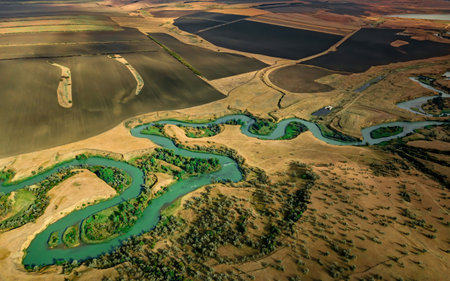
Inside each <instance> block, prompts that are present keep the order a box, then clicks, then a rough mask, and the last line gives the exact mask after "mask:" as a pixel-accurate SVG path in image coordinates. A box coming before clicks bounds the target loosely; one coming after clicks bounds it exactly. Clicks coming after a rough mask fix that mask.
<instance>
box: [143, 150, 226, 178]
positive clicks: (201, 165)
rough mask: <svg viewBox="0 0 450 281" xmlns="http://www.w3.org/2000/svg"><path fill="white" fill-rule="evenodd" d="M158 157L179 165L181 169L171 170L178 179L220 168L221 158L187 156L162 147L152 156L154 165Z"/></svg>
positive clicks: (151, 160)
mask: <svg viewBox="0 0 450 281" xmlns="http://www.w3.org/2000/svg"><path fill="white" fill-rule="evenodd" d="M156 159H158V160H162V161H164V162H166V163H169V164H172V165H175V166H177V167H179V168H180V169H181V170H171V172H172V173H173V174H174V176H175V177H177V178H178V180H181V179H183V178H186V176H192V175H196V174H204V173H209V172H212V171H214V170H217V169H218V168H219V160H217V158H209V159H200V158H191V157H185V156H181V155H177V154H175V153H174V152H173V150H168V149H162V148H157V149H156V150H155V153H154V154H153V155H152V156H151V157H150V164H151V165H152V166H154V165H155V164H156ZM147 163H148V162H147ZM169 170H170V169H169Z"/></svg>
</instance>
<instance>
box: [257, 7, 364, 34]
mask: <svg viewBox="0 0 450 281" xmlns="http://www.w3.org/2000/svg"><path fill="white" fill-rule="evenodd" d="M250 20H252V21H256V22H262V23H268V24H275V25H281V26H286V27H293V28H299V29H306V30H311V31H317V32H324V33H330V34H336V35H343V36H344V35H346V34H348V33H350V32H352V30H354V29H356V28H357V27H358V23H357V22H344V23H340V22H336V21H332V20H330V19H327V18H324V19H321V18H318V17H317V16H311V15H304V14H298V13H290V14H289V17H286V15H283V14H273V13H269V14H264V15H261V16H257V17H252V18H251V19H250Z"/></svg>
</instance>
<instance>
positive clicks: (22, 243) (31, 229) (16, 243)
mask: <svg viewBox="0 0 450 281" xmlns="http://www.w3.org/2000/svg"><path fill="white" fill-rule="evenodd" d="M115 194H116V192H115V191H114V189H112V188H111V187H110V186H109V185H107V184H106V183H105V182H104V181H102V180H100V179H99V178H98V177H97V176H96V175H95V174H93V173H92V172H89V171H87V170H84V171H82V172H81V173H80V174H77V175H75V176H73V177H71V178H69V179H68V180H66V181H64V182H63V183H61V184H60V185H58V186H56V187H54V188H53V189H52V190H50V191H49V193H48V195H49V196H50V204H49V206H48V207H47V209H46V210H45V212H44V214H43V215H42V216H41V217H39V218H38V219H37V220H36V222H35V223H28V224H26V225H24V226H22V227H20V228H17V229H14V230H11V231H9V232H6V233H2V234H0V245H1V246H0V279H2V280H17V279H19V280H64V277H63V276H62V275H59V274H58V269H57V268H56V267H51V268H50V269H49V270H48V272H45V274H30V273H27V272H26V271H25V270H24V269H23V267H22V264H21V261H22V255H23V252H22V251H23V250H24V249H26V248H27V246H28V245H29V243H30V242H31V241H32V239H33V237H34V236H35V235H36V234H38V233H39V232H41V231H42V230H43V229H45V227H46V226H47V225H49V224H51V223H53V222H55V221H57V220H58V219H60V218H62V217H64V216H65V215H66V214H68V213H70V212H72V211H73V210H75V209H77V208H81V207H82V206H83V204H91V203H94V202H95V201H96V200H99V199H104V198H108V197H111V196H114V195H115Z"/></svg>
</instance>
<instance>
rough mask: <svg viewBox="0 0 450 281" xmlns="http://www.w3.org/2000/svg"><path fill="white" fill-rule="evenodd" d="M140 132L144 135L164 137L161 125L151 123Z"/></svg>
mask: <svg viewBox="0 0 450 281" xmlns="http://www.w3.org/2000/svg"><path fill="white" fill-rule="evenodd" d="M141 134H144V135H155V136H161V137H164V136H165V134H164V129H163V126H162V125H152V126H148V127H146V128H145V129H143V130H142V131H141Z"/></svg>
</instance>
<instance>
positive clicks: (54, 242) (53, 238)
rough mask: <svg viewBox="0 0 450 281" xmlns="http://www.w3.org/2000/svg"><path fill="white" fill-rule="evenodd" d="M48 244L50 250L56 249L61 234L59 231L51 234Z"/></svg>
mask: <svg viewBox="0 0 450 281" xmlns="http://www.w3.org/2000/svg"><path fill="white" fill-rule="evenodd" d="M47 243H48V246H49V247H50V248H54V247H56V246H58V244H59V232H58V231H55V232H52V234H50V238H49V239H48V242H47Z"/></svg>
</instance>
